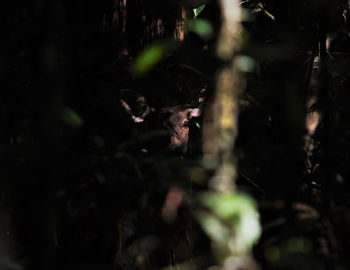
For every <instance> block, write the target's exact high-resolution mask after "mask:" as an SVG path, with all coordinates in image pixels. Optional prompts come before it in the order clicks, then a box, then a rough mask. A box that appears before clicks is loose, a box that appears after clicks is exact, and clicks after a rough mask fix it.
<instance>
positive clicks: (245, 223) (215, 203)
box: [201, 193, 261, 247]
mask: <svg viewBox="0 0 350 270" xmlns="http://www.w3.org/2000/svg"><path fill="white" fill-rule="evenodd" d="M201 201H202V203H203V204H204V205H205V206H207V207H209V208H210V209H211V210H212V211H213V212H214V213H215V214H216V215H217V216H218V217H219V218H221V219H223V220H225V223H226V224H230V225H231V226H232V229H233V230H234V232H235V235H236V238H238V239H239V240H240V242H242V243H243V245H245V246H246V247H251V246H252V245H253V244H254V243H256V241H257V240H258V239H259V237H260V235H261V226H260V222H259V214H258V212H257V209H256V204H255V202H254V200H253V199H252V198H251V197H249V196H248V195H245V194H243V193H228V194H217V193H205V194H203V195H202V197H201Z"/></svg>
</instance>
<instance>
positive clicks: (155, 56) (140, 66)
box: [132, 43, 166, 76]
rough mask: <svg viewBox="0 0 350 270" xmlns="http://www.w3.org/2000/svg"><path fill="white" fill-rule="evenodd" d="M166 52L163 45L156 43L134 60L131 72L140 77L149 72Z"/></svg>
mask: <svg viewBox="0 0 350 270" xmlns="http://www.w3.org/2000/svg"><path fill="white" fill-rule="evenodd" d="M165 51H166V45H165V43H156V44H153V45H152V46H151V47H149V48H147V49H146V50H145V51H143V52H142V53H141V54H140V55H139V56H138V57H137V58H136V60H135V63H134V65H133V68H132V71H133V73H134V75H136V76H140V75H142V74H144V73H146V72H147V71H149V70H150V69H151V68H152V67H153V66H154V65H156V64H157V63H158V62H159V61H160V60H161V59H162V58H163V57H164V56H165Z"/></svg>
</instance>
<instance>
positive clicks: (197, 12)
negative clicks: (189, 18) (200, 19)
mask: <svg viewBox="0 0 350 270" xmlns="http://www.w3.org/2000/svg"><path fill="white" fill-rule="evenodd" d="M204 8H205V4H204V5H201V6H199V7H197V8H194V9H193V13H194V18H196V17H197V16H198V15H199V13H201V12H202V10H203V9H204Z"/></svg>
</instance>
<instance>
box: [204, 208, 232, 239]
mask: <svg viewBox="0 0 350 270" xmlns="http://www.w3.org/2000/svg"><path fill="white" fill-rule="evenodd" d="M197 219H198V221H199V224H200V225H201V226H202V228H203V230H204V231H205V232H206V234H207V235H208V236H209V237H210V238H211V239H213V240H214V241H216V242H219V243H221V244H226V243H227V240H228V239H229V238H230V229H229V228H228V227H227V226H225V225H224V224H223V222H222V221H221V220H220V219H218V218H217V217H215V216H214V215H212V214H210V213H206V212H197Z"/></svg>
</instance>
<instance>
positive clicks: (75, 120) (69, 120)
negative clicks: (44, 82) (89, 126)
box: [60, 107, 83, 128]
mask: <svg viewBox="0 0 350 270" xmlns="http://www.w3.org/2000/svg"><path fill="white" fill-rule="evenodd" d="M60 118H61V120H62V121H63V122H65V123H66V124H68V125H70V126H71V127H74V128H78V127H80V126H82V124H83V119H82V118H81V117H80V116H79V114H77V113H76V112H75V111H73V110H72V109H71V108H68V107H65V108H63V109H62V111H61V114H60Z"/></svg>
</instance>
